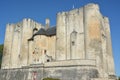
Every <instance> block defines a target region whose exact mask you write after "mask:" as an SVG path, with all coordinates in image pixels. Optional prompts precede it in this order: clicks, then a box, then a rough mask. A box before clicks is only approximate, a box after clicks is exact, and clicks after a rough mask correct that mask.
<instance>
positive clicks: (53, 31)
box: [34, 27, 56, 36]
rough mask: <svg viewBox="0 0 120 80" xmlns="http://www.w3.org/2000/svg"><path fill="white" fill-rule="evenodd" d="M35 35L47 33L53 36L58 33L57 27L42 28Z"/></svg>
mask: <svg viewBox="0 0 120 80" xmlns="http://www.w3.org/2000/svg"><path fill="white" fill-rule="evenodd" d="M35 35H46V36H53V35H56V27H51V28H48V29H47V30H46V29H43V28H41V29H40V30H39V31H38V32H37V33H35V34H34V36H35Z"/></svg>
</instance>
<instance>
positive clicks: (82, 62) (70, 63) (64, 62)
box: [29, 60, 96, 67]
mask: <svg viewBox="0 0 120 80" xmlns="http://www.w3.org/2000/svg"><path fill="white" fill-rule="evenodd" d="M72 66H96V61H95V60H61V61H54V62H46V63H44V64H31V65H30V66H29V67H72Z"/></svg>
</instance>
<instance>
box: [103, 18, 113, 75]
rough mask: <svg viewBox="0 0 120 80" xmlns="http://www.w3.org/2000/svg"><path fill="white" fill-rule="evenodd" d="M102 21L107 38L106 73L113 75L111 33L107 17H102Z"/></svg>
mask: <svg viewBox="0 0 120 80" xmlns="http://www.w3.org/2000/svg"><path fill="white" fill-rule="evenodd" d="M104 23H105V33H106V38H107V41H106V42H107V44H106V51H107V64H108V65H107V66H108V74H109V75H114V74H115V70H114V60H113V54H112V43H111V36H110V34H111V33H110V25H109V20H108V18H107V17H105V18H104Z"/></svg>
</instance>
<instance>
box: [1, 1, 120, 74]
mask: <svg viewBox="0 0 120 80" xmlns="http://www.w3.org/2000/svg"><path fill="white" fill-rule="evenodd" d="M88 3H97V4H99V6H100V10H101V13H102V14H103V15H104V16H107V17H109V19H110V26H111V36H112V47H113V56H114V61H115V69H116V74H117V75H118V76H120V26H119V24H120V0H0V44H3V42H4V35H5V27H6V24H7V23H17V22H19V21H22V19H23V18H31V19H33V20H35V21H37V22H39V23H42V24H44V21H45V18H50V20H51V26H54V25H56V13H58V12H62V11H69V10H71V9H72V6H73V4H74V6H75V8H79V7H81V6H83V5H86V4H88Z"/></svg>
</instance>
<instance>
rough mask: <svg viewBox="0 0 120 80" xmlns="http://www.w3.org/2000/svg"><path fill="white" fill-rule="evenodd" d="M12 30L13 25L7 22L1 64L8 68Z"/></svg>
mask: <svg viewBox="0 0 120 80" xmlns="http://www.w3.org/2000/svg"><path fill="white" fill-rule="evenodd" d="M13 31H14V27H13V26H12V25H9V24H8V25H7V27H6V33H5V35H6V36H5V40H4V50H3V57H2V65H1V67H2V68H3V69H4V68H10V61H11V49H12V42H13Z"/></svg>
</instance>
